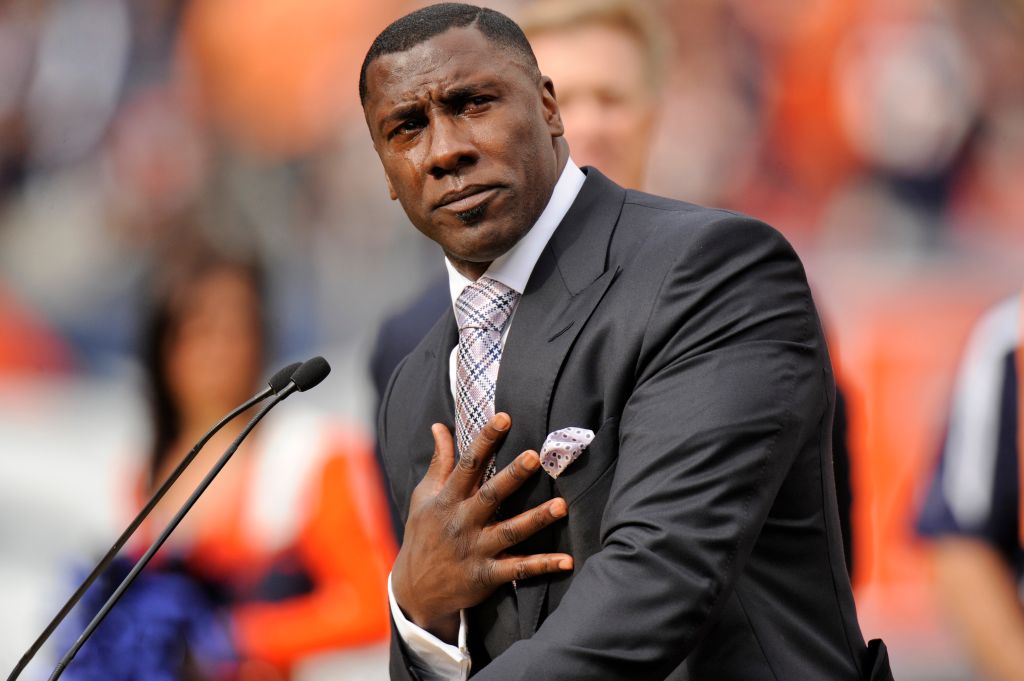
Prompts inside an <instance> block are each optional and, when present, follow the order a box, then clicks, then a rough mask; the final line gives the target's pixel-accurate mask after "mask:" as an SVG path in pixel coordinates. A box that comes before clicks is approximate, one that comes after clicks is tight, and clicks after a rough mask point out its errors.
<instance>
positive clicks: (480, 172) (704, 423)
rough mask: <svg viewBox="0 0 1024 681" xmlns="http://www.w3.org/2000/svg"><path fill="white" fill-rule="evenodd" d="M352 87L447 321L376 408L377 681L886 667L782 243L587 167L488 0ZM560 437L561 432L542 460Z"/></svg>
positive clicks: (443, 22) (409, 27) (781, 674)
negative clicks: (382, 600) (382, 480)
mask: <svg viewBox="0 0 1024 681" xmlns="http://www.w3.org/2000/svg"><path fill="white" fill-rule="evenodd" d="M360 96H361V99H362V102H363V108H364V113H365V115H366V120H367V124H368V126H369V128H370V133H371V137H372V139H373V143H374V146H375V148H376V150H377V152H378V154H379V156H380V158H381V161H382V164H383V166H384V170H385V176H386V180H387V183H388V187H389V189H390V191H391V194H392V197H393V198H395V199H398V200H399V201H401V203H402V206H403V208H404V209H405V211H406V214H407V215H408V216H409V218H410V220H411V221H412V222H413V224H414V225H415V226H416V227H417V228H418V229H420V230H421V231H422V232H423V233H424V234H426V235H427V236H428V237H430V238H431V239H433V240H435V241H436V242H437V243H438V244H439V245H440V246H441V248H442V250H443V251H444V253H445V255H446V257H447V266H448V269H449V280H450V284H451V293H452V297H453V298H455V299H457V301H458V302H457V307H458V308H459V310H460V316H459V319H460V324H461V326H462V327H463V328H462V329H461V331H460V330H459V328H458V327H457V325H456V320H455V315H454V314H453V313H452V311H451V310H449V311H447V312H446V313H445V315H444V316H443V317H442V318H441V319H440V320H439V321H438V323H437V324H436V325H435V326H434V328H433V329H432V330H431V332H430V333H429V334H428V336H427V337H426V338H425V339H424V341H423V342H422V343H421V344H420V345H419V346H418V347H417V348H416V349H415V350H414V351H413V352H412V353H411V354H410V355H409V356H408V358H407V359H406V360H405V361H403V363H402V364H401V365H400V366H399V368H398V369H397V370H396V372H395V374H394V375H393V377H392V379H391V382H390V384H389V386H388V388H387V390H386V392H385V396H384V401H383V405H382V409H381V415H380V419H379V429H380V437H381V445H382V450H383V454H384V458H385V462H386V466H387V472H388V477H389V479H390V482H391V486H392V490H393V492H394V495H395V497H396V501H397V503H398V506H399V510H400V513H401V514H402V515H403V516H404V517H406V518H407V522H406V527H405V540H404V543H403V546H402V550H401V552H400V553H399V557H398V559H397V560H396V563H395V566H394V569H393V572H392V576H391V583H390V592H391V594H390V596H391V602H392V614H393V617H394V620H395V626H396V636H394V637H393V638H394V640H393V651H392V666H391V670H392V675H393V677H395V678H423V679H435V678H465V676H466V675H468V674H469V673H470V670H471V668H472V671H473V673H474V674H475V675H476V676H477V677H479V678H481V679H502V680H504V679H548V678H550V679H666V678H677V674H679V673H680V671H679V670H680V669H681V668H682V667H683V666H684V665H685V666H687V667H688V668H689V670H690V674H691V677H692V678H694V679H705V678H707V679H722V680H726V681H727V680H729V679H744V680H755V681H756V680H758V679H850V680H851V681H852V680H853V679H887V678H891V674H890V673H889V671H888V661H887V659H886V657H885V651H884V647H882V646H881V645H880V643H879V644H874V645H872V646H871V647H870V648H869V647H866V646H865V645H864V641H863V638H862V636H861V634H860V630H859V627H858V624H857V620H856V615H855V612H854V606H853V598H852V595H851V592H850V587H849V580H848V577H847V575H846V570H845V567H844V565H843V557H842V549H841V538H840V532H839V527H838V519H837V517H836V506H835V488H834V483H833V480H832V467H831V461H830V458H829V453H830V443H829V438H830V427H831V414H832V408H833V404H832V403H833V400H834V385H833V379H832V374H831V367H830V364H829V360H828V355H827V352H826V350H825V345H824V341H823V339H822V335H821V329H820V325H819V322H818V318H817V314H816V312H815V309H814V305H813V302H812V301H811V297H810V293H809V291H808V289H807V284H806V281H805V278H804V273H803V269H802V267H801V265H800V263H799V261H798V260H797V258H796V256H795V255H794V254H793V252H792V250H791V249H790V247H789V246H788V244H787V243H786V242H785V240H784V239H782V237H781V236H780V235H778V234H777V233H776V232H775V231H773V230H772V229H771V228H769V227H767V226H765V225H764V224H762V223H759V222H757V221H756V220H752V219H750V218H747V217H744V216H741V215H737V214H734V213H729V212H726V211H717V210H710V209H705V208H701V207H698V206H693V205H690V204H685V203H680V202H674V201H669V200H666V199H662V198H659V197H655V196H650V195H646V194H642V193H639V192H634V191H628V190H624V189H622V188H621V187H619V186H618V185H616V184H614V183H613V182H611V181H610V180H608V179H606V178H605V177H603V176H602V175H601V174H600V173H599V172H598V171H597V170H595V169H593V168H588V169H586V172H585V174H584V173H583V172H581V171H580V170H579V169H578V168H577V167H576V166H575V164H573V163H572V161H571V159H570V158H569V150H568V146H567V145H566V143H565V142H564V140H563V138H562V132H563V129H562V124H561V119H560V117H559V113H558V105H557V101H556V99H555V88H554V86H553V85H552V83H551V81H550V79H548V78H546V77H544V76H541V75H540V73H539V71H538V69H537V65H536V61H535V60H534V59H533V55H532V52H531V50H530V48H529V44H528V43H527V42H526V39H525V38H524V37H523V36H522V33H521V32H520V31H519V30H518V27H516V26H515V24H514V23H512V22H511V21H510V20H508V19H507V18H505V17H504V16H502V15H500V14H498V13H496V12H493V11H491V10H481V9H479V8H474V7H471V6H465V5H441V6H433V7H428V8H426V9H424V10H419V11H418V12H414V13H413V14H411V15H408V16H406V17H403V18H402V19H399V20H398V21H396V22H395V23H394V24H392V25H391V26H389V27H388V28H387V29H385V30H384V32H382V34H381V35H380V36H378V38H377V39H376V40H375V41H374V44H373V46H371V48H370V51H369V53H368V54H367V57H366V60H365V61H364V65H363V73H362V74H361V78H360ZM467 291H470V292H473V294H472V295H470V296H469V297H467V296H466V292H467ZM480 291H484V293H479V292H480ZM492 294H493V297H490V298H487V301H488V304H487V305H485V306H482V307H479V308H474V307H473V300H472V299H473V298H474V297H477V298H479V297H481V296H484V297H486V296H490V295H492ZM493 308H502V309H503V315H499V316H497V317H488V319H489V320H493V319H500V321H487V322H486V323H484V322H480V321H476V318H477V317H483V316H484V313H485V312H487V313H488V314H489V313H490V312H493ZM509 317H512V320H511V322H509V321H508V320H509ZM474 324H475V326H474ZM492 327H493V328H492ZM482 329H483V330H482ZM485 331H486V332H488V333H491V335H492V337H490V338H489V340H486V341H483V340H481V338H483V336H484V335H486V333H485ZM460 334H461V335H460ZM499 336H500V341H499V338H498V337H499ZM481 344H482V345H481ZM481 348H483V349H482V350H481ZM491 370H493V371H496V372H497V375H496V378H494V377H492V378H491V379H488V378H487V376H488V374H487V371H491ZM492 376H493V375H492ZM488 380H490V381H491V383H490V384H488V383H487V381H488ZM453 392H455V393H456V395H455V396H454V398H453ZM452 430H455V431H456V432H457V436H458V439H459V444H458V447H456V445H455V443H454V442H453V438H452V434H451V433H452ZM556 433H560V434H561V435H562V436H563V437H562V439H563V441H564V440H565V438H566V437H568V438H569V439H570V440H578V441H577V442H574V443H573V444H572V445H566V446H567V447H568V449H565V448H563V449H561V450H560V449H558V448H557V446H556V448H555V449H554V450H552V451H554V452H555V453H557V458H556V460H553V459H551V458H546V459H544V460H543V461H542V456H547V457H550V455H551V451H549V450H548V447H547V446H544V447H543V449H542V443H544V444H545V445H547V444H548V443H550V442H551V441H552V440H551V435H554V434H556ZM566 433H569V434H570V435H569V436H566V435H565V434H566ZM584 433H587V434H588V435H584ZM580 441H582V443H583V444H586V445H588V446H586V449H585V450H584V451H583V452H582V454H578V452H579V449H580V448H581V444H580ZM573 447H575V449H573ZM538 449H541V452H540V455H539V454H538V451H537V450H538ZM559 452H560V453H559ZM577 455H578V458H576V459H573V458H572V457H573V456H577ZM489 462H490V465H489ZM541 468H543V469H544V472H543V473H538V470H540V469H541ZM485 471H487V472H486V473H485ZM492 471H494V472H493V473H492ZM549 473H550V474H549Z"/></svg>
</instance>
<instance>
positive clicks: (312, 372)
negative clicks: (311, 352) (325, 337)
mask: <svg viewBox="0 0 1024 681" xmlns="http://www.w3.org/2000/svg"><path fill="white" fill-rule="evenodd" d="M329 373H331V365H330V364H328V363H327V360H326V359H324V358H323V357H319V356H318V357H314V358H313V359H310V360H306V361H305V362H303V363H302V366H300V367H299V368H298V369H296V370H295V373H294V374H292V381H293V382H294V383H295V387H296V388H298V389H299V392H305V391H307V390H309V389H310V388H312V387H314V386H316V385H318V384H319V383H320V381H322V380H324V379H325V378H327V374H329Z"/></svg>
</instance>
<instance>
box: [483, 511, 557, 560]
mask: <svg viewBox="0 0 1024 681" xmlns="http://www.w3.org/2000/svg"><path fill="white" fill-rule="evenodd" d="M568 512H569V509H568V507H567V506H566V503H565V499H562V498H556V499H552V500H551V501H548V502H545V503H543V504H541V505H540V506H536V507H534V508H531V509H530V510H528V511H523V512H522V513H520V514H519V515H517V516H516V517H514V518H509V519H508V520H503V521H501V522H499V523H494V524H493V525H490V526H488V527H487V528H486V529H485V530H484V532H483V536H482V537H481V538H480V543H481V545H480V548H481V550H482V551H484V552H485V553H486V554H487V555H491V556H494V555H497V554H499V553H501V552H502V551H505V550H506V549H509V548H511V547H513V546H515V545H516V544H518V543H519V542H521V541H523V540H524V539H526V538H527V537H529V536H531V535H533V534H536V533H537V532H539V531H540V530H542V529H544V528H545V527H547V526H548V525H550V524H551V523H553V522H556V521H558V520H560V519H562V518H564V517H565V516H566V514H567V513H568Z"/></svg>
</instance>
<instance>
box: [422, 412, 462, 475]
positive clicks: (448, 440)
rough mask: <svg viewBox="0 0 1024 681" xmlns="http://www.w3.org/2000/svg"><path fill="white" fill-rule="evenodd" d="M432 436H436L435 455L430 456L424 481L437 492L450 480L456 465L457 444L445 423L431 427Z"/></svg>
mask: <svg viewBox="0 0 1024 681" xmlns="http://www.w3.org/2000/svg"><path fill="white" fill-rule="evenodd" d="M430 434H431V435H433V436H434V453H433V454H431V456H430V465H429V466H428V467H427V472H426V474H425V475H424V476H423V480H424V481H426V482H428V484H429V485H430V486H431V489H433V490H436V489H437V488H439V487H440V486H441V485H443V484H444V482H445V480H447V479H448V476H449V475H450V474H451V472H452V466H454V465H455V443H454V441H453V440H452V434H451V431H450V430H448V426H446V425H444V424H443V423H435V424H434V425H432V426H430Z"/></svg>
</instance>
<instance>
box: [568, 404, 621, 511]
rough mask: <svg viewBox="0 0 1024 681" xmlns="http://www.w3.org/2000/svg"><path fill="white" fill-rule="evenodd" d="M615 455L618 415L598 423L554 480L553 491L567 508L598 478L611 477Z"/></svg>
mask: <svg viewBox="0 0 1024 681" xmlns="http://www.w3.org/2000/svg"><path fill="white" fill-rule="evenodd" d="M618 454H619V417H618V416H613V417H611V418H608V419H606V420H605V421H604V423H602V424H601V427H600V428H598V429H597V432H596V433H594V439H593V440H592V441H591V443H590V445H589V446H588V447H587V448H586V449H585V450H584V451H583V453H582V454H580V457H579V458H578V459H576V460H575V461H573V462H572V463H571V464H569V467H568V468H566V469H565V472H563V473H562V474H561V475H560V476H558V478H556V479H555V491H556V493H557V494H558V495H559V496H561V497H562V498H564V499H565V500H566V501H567V502H568V503H569V506H570V507H571V506H572V505H573V502H576V501H579V500H580V499H582V498H583V496H584V495H586V494H588V493H589V492H590V489H591V488H592V487H593V486H594V485H595V484H597V483H598V482H599V481H600V480H602V478H605V477H606V478H609V479H610V478H611V474H612V473H613V472H614V469H615V462H616V461H617V460H618Z"/></svg>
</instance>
